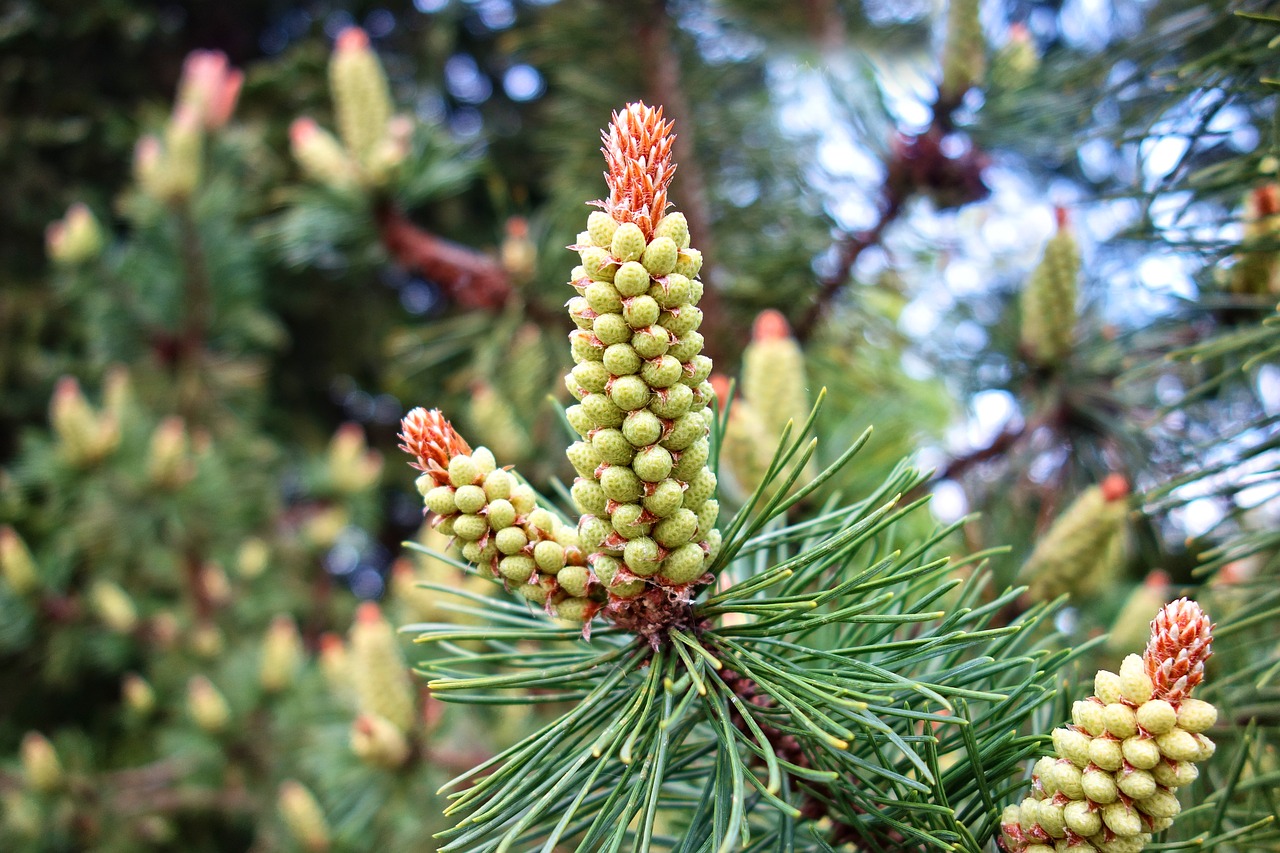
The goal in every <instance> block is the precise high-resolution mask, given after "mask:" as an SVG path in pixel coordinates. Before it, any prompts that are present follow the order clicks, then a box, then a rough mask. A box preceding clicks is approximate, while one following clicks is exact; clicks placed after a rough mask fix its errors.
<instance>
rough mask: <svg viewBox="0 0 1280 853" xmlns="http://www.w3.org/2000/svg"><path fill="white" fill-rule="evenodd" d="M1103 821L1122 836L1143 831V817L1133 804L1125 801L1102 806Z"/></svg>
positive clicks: (1129, 835) (1126, 836) (1125, 836)
mask: <svg viewBox="0 0 1280 853" xmlns="http://www.w3.org/2000/svg"><path fill="white" fill-rule="evenodd" d="M1102 822H1103V823H1105V824H1106V825H1107V828H1108V829H1110V830H1111V831H1112V832H1114V833H1115V834H1116V835H1119V836H1120V837H1122V838H1129V837H1131V836H1135V835H1139V834H1141V833H1142V818H1141V817H1139V816H1138V813H1137V812H1136V811H1134V809H1133V808H1132V807H1131V806H1128V805H1126V804H1125V803H1123V802H1117V803H1110V804H1108V805H1106V806H1103V808H1102Z"/></svg>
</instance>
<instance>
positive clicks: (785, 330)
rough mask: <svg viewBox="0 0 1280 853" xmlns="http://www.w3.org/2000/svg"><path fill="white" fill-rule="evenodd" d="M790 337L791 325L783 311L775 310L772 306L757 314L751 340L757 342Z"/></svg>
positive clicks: (752, 326) (752, 327)
mask: <svg viewBox="0 0 1280 853" xmlns="http://www.w3.org/2000/svg"><path fill="white" fill-rule="evenodd" d="M789 337H791V325H790V324H789V323H787V318H786V317H784V316H783V315H782V312H781V311H775V310H773V309H772V308H768V309H766V310H764V311H761V312H760V313H759V314H757V315H756V320H755V322H754V323H753V324H752V325H751V340H753V341H755V342H757V343H759V342H760V341H780V340H783V339H784V338H789Z"/></svg>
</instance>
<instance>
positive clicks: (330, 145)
mask: <svg viewBox="0 0 1280 853" xmlns="http://www.w3.org/2000/svg"><path fill="white" fill-rule="evenodd" d="M289 150H290V151H291V152H292V154H293V159H294V160H295V161H296V162H297V164H298V166H300V167H301V168H302V172H303V174H304V175H306V176H307V177H308V178H310V179H311V180H313V181H315V182H317V183H319V184H322V185H324V186H326V187H328V188H329V189H332V190H337V191H339V192H345V191H348V190H351V189H354V188H355V187H356V186H358V185H359V183H360V172H359V169H358V168H357V167H356V164H355V161H354V160H352V159H351V157H350V156H349V155H348V154H347V152H346V151H345V150H344V149H343V147H342V144H341V143H340V142H338V140H337V138H336V137H334V135H333V134H331V133H329V131H327V130H324V129H323V128H321V127H320V126H319V125H318V124H316V123H315V121H314V120H313V119H310V118H298V119H294V122H293V124H291V125H290V126H289Z"/></svg>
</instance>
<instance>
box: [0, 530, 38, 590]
mask: <svg viewBox="0 0 1280 853" xmlns="http://www.w3.org/2000/svg"><path fill="white" fill-rule="evenodd" d="M0 576H3V577H4V579H5V582H6V583H7V584H9V588H10V589H12V590H13V591H14V593H16V594H17V595H20V596H25V595H27V594H29V593H32V592H34V591H35V590H36V589H37V588H38V587H39V586H40V575H39V573H38V571H37V569H36V562H35V559H34V558H33V557H32V556H31V551H30V550H28V548H27V543H26V542H23V541H22V537H21V536H19V535H18V531H16V530H14V529H13V528H12V527H10V526H9V525H7V524H6V525H3V526H0Z"/></svg>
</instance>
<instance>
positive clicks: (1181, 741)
mask: <svg viewBox="0 0 1280 853" xmlns="http://www.w3.org/2000/svg"><path fill="white" fill-rule="evenodd" d="M1156 746H1158V747H1159V748H1160V754H1161V755H1163V756H1164V757H1165V758H1167V759H1169V760H1170V761H1199V760H1201V759H1200V743H1199V741H1197V740H1196V738H1195V736H1194V735H1192V734H1191V733H1190V732H1187V731H1184V730H1182V729H1179V728H1175V729H1173V730H1172V731H1168V732H1165V733H1164V734H1162V735H1160V736H1158V737H1157V738H1156Z"/></svg>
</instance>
